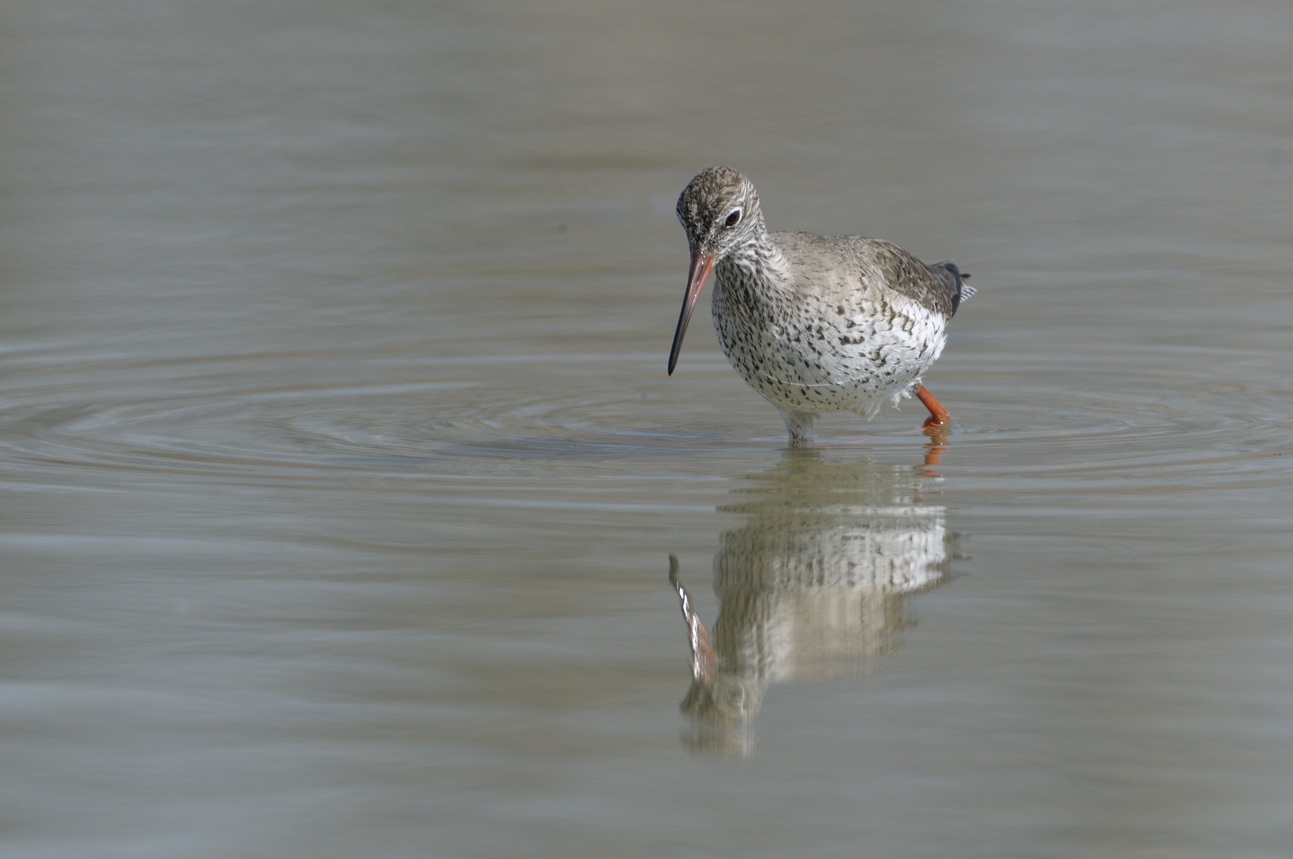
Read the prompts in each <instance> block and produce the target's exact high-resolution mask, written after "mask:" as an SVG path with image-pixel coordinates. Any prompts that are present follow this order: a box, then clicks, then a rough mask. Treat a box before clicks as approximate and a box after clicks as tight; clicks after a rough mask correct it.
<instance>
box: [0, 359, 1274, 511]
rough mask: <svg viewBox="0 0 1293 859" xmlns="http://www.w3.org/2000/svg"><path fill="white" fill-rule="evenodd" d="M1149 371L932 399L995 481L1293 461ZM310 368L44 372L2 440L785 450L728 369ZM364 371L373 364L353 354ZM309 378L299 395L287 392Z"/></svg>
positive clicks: (390, 458) (292, 470) (397, 469)
mask: <svg viewBox="0 0 1293 859" xmlns="http://www.w3.org/2000/svg"><path fill="white" fill-rule="evenodd" d="M1157 358H1158V362H1157V363H1154V362H1151V361H1145V360H1142V361H1140V362H1139V363H1138V364H1137V369H1136V374H1135V376H1134V377H1128V376H1126V375H1124V376H1122V377H1121V378H1119V377H1118V376H1117V375H1116V372H1115V370H1116V368H1115V367H1113V366H1112V362H1111V363H1110V365H1105V364H1104V363H1102V362H1100V361H1095V360H1093V361H1089V362H1087V363H1086V364H1077V365H1075V363H1074V362H1073V361H1072V360H1069V361H1066V362H1062V363H1061V362H1058V361H1056V362H1054V364H1053V365H1051V366H1045V365H1037V364H1034V365H1032V366H1030V367H1028V368H1024V369H1021V368H1020V367H1018V366H1017V363H1016V362H1014V361H1013V360H1012V359H1010V358H1008V357H1005V356H999V357H996V358H991V357H989V358H986V359H983V360H977V361H976V362H975V364H974V366H973V367H966V368H963V369H962V368H957V373H956V374H948V378H945V379H942V380H941V381H942V382H943V383H944V384H943V386H942V387H940V388H939V392H940V396H942V397H943V398H944V401H945V402H947V403H949V404H951V406H952V408H953V411H954V414H956V416H957V418H958V420H959V423H958V426H957V428H956V430H955V432H954V433H953V434H952V436H951V438H950V448H951V450H952V451H953V452H952V453H949V454H948V455H947V460H948V461H951V462H956V463H958V464H960V465H962V466H964V467H967V468H970V469H971V470H972V471H978V472H980V473H981V474H982V475H983V476H985V477H987V476H990V475H991V476H995V477H997V478H1002V479H1006V478H1009V479H1010V480H1015V481H1017V480H1019V479H1021V478H1025V479H1030V480H1043V481H1063V482H1064V483H1065V484H1066V485H1068V486H1071V487H1080V486H1092V487H1102V488H1105V489H1107V488H1108V486H1109V483H1110V482H1111V481H1113V482H1116V481H1126V480H1129V479H1134V480H1136V481H1138V482H1141V483H1143V482H1145V481H1148V482H1149V483H1152V484H1157V485H1164V484H1166V485H1170V484H1172V483H1173V482H1177V481H1181V482H1183V481H1185V480H1186V479H1189V480H1190V481H1193V482H1195V483H1196V485H1197V481H1198V478H1199V477H1200V476H1203V477H1206V478H1209V479H1212V480H1214V481H1217V482H1221V483H1224V482H1234V481H1236V480H1244V479H1248V478H1253V477H1259V476H1260V475H1261V474H1263V473H1264V471H1266V470H1269V466H1270V464H1271V461H1272V460H1273V459H1274V458H1277V457H1281V456H1282V455H1283V453H1284V451H1285V450H1287V449H1288V447H1289V444H1290V441H1293V435H1291V433H1290V431H1289V427H1288V424H1287V423H1285V422H1282V420H1281V417H1282V416H1281V414H1280V404H1281V403H1282V400H1281V398H1280V397H1278V396H1276V395H1271V394H1267V395H1265V396H1253V395H1248V396H1245V397H1244V398H1242V399H1241V400H1238V401H1236V400H1235V399H1234V397H1233V393H1234V392H1233V390H1231V389H1230V388H1229V387H1227V386H1225V385H1220V384H1216V385H1208V384H1196V385H1183V384H1182V383H1181V380H1180V379H1179V378H1178V377H1177V376H1178V374H1177V370H1176V368H1177V367H1178V366H1179V364H1178V363H1177V361H1176V360H1175V358H1174V356H1171V355H1159V356H1157ZM302 361H303V359H302V356H300V355H292V356H286V355H261V356H255V357H252V358H248V359H245V360H244V361H241V362H230V361H228V360H227V359H221V358H212V359H210V360H209V361H206V362H203V361H190V362H187V363H186V364H185V365H184V366H183V368H182V372H177V371H176V370H175V368H174V367H169V368H168V367H166V366H163V365H140V364H130V363H126V362H122V363H119V364H116V365H114V364H112V363H111V362H109V363H100V364H97V365H96V366H95V367H93V368H88V367H85V366H78V365H75V364H67V365H64V366H61V367H58V368H56V369H51V368H47V369H46V370H45V372H44V373H43V374H42V376H41V378H40V380H39V383H33V380H32V379H28V380H26V381H27V384H25V385H23V386H22V387H21V389H20V390H17V391H15V392H13V393H12V394H11V396H10V397H9V398H8V405H7V406H6V407H5V408H4V410H3V412H2V413H0V418H2V419H3V430H2V431H0V446H2V447H3V448H4V450H5V457H6V459H8V461H10V462H11V463H16V464H20V465H21V466H25V467H26V468H30V469H37V468H39V469H42V471H43V473H44V475H45V477H46V478H49V477H51V476H52V475H51V474H50V469H68V470H70V469H76V470H78V471H83V470H84V469H87V468H96V469H113V470H121V469H129V470H134V471H138V472H165V473H172V474H175V473H178V474H190V475H217V476H222V477H226V478H233V479H238V480H256V479H261V478H269V479H278V480H281V479H284V478H285V477H286V476H288V475H291V476H292V477H293V478H294V479H305V478H311V477H319V478H321V477H325V476H327V475H329V474H334V473H335V472H336V471H337V470H339V469H341V470H359V471H366V472H378V473H383V474H398V473H406V472H413V473H417V472H424V471H426V470H428V469H435V470H442V469H444V468H451V469H462V470H464V471H471V470H472V469H479V468H481V467H482V461H498V462H507V461H527V460H528V461H553V462H561V461H584V462H595V461H599V460H616V461H631V460H634V459H648V460H649V459H655V458H660V457H676V456H678V455H680V454H689V453H690V454H698V453H704V452H707V451H708V452H711V453H712V452H714V451H726V452H732V451H733V450H737V451H742V452H749V451H762V450H769V451H771V450H775V449H778V448H780V447H782V446H783V445H784V443H785V442H784V436H783V435H782V429H781V423H780V421H779V419H778V418H777V416H776V413H775V411H773V410H772V409H771V408H769V407H768V406H767V405H766V404H764V403H762V402H761V401H759V399H758V398H757V397H756V396H754V395H753V394H752V393H750V392H749V391H746V390H744V389H743V388H741V387H740V386H739V385H736V384H733V381H732V379H731V378H729V377H728V376H726V375H725V374H721V373H719V372H718V369H719V368H713V370H714V372H707V371H705V370H704V369H703V368H702V370H701V371H699V372H693V373H692V374H690V375H689V376H688V377H687V378H685V379H682V380H679V379H675V380H672V381H671V382H669V383H668V384H672V385H674V386H675V388H674V389H667V388H665V387H663V385H664V384H665V383H663V382H661V381H660V380H659V379H658V378H656V377H657V376H658V374H651V373H648V372H647V371H646V370H645V369H644V367H643V361H642V360H641V359H640V356H624V357H619V358H615V359H607V360H599V361H598V362H597V363H596V366H591V365H590V362H589V361H588V359H587V358H586V357H584V356H574V355H572V356H568V357H566V358H564V359H553V358H551V357H545V358H544V361H543V368H542V372H539V371H538V370H536V369H535V367H534V363H533V362H527V361H524V360H522V359H516V360H514V361H510V362H500V361H498V360H497V359H493V360H488V361H487V360H481V361H471V360H459V361H457V362H455V363H454V364H453V365H452V366H451V367H450V368H449V369H448V370H446V371H443V372H441V373H440V375H441V378H440V379H436V380H423V379H419V378H418V376H420V375H424V371H423V370H420V369H418V368H414V367H402V368H397V369H396V370H395V371H394V372H392V371H391V369H390V368H389V367H385V368H382V371H381V372H380V373H377V372H374V373H372V374H371V375H373V376H374V378H373V379H370V380H364V379H363V378H358V379H355V378H353V376H354V373H352V374H351V375H352V378H351V379H350V380H348V381H347V382H345V383H339V382H333V383H329V382H328V380H327V378H326V374H324V373H315V374H314V375H313V376H304V377H303V376H302V374H301V370H300V368H301V365H302ZM307 363H308V361H307ZM356 363H357V364H358V365H359V366H360V367H361V368H362V366H363V361H362V359H361V358H357V359H356ZM168 371H169V374H170V375H168ZM360 375H362V373H361V374H360ZM379 377H386V378H388V379H389V378H392V377H394V378H396V379H397V380H396V381H384V380H383V379H382V378H379ZM299 378H305V380H306V382H307V383H299V382H298V383H295V384H294V383H293V381H294V380H295V379H299ZM249 379H250V380H255V381H256V382H257V384H253V385H249V384H247V382H248V380H249ZM398 379H404V380H406V381H399V380H398ZM274 380H286V381H285V383H283V384H274ZM679 387H682V388H684V390H685V396H679V395H678V393H677V391H676V388H679ZM1007 395H1008V397H1009V399H1008V400H1007V401H1004V402H1003V399H1004V398H1005V397H1006V396H1007ZM1236 402H1239V403H1242V406H1243V409H1244V410H1243V411H1241V410H1239V409H1237V408H1234V404H1235V403H1236ZM680 406H681V407H680ZM919 413H920V408H919V406H918V405H915V404H912V405H910V406H908V407H907V408H905V409H904V410H902V411H901V412H893V411H888V410H887V411H885V412H882V414H881V416H880V417H878V418H877V419H876V420H875V421H874V422H872V423H870V424H867V423H865V422H862V421H861V420H860V419H857V418H853V417H852V416H848V415H839V416H830V417H828V418H826V419H823V421H822V423H821V426H820V437H821V440H822V443H823V444H825V445H826V446H830V445H833V444H836V443H840V444H846V443H857V442H858V440H859V439H860V440H861V443H864V444H869V445H874V446H899V445H901V446H911V447H913V453H914V451H915V449H917V445H918V443H923V442H920V441H918V440H919V436H918V434H917V433H916V432H915V427H914V426H913V423H914V422H915V421H916V419H917V418H918V417H919ZM454 461H457V462H459V463H460V465H459V466H452V465H450V464H449V463H452V462H454ZM471 462H474V463H476V464H475V465H470V464H468V463H471Z"/></svg>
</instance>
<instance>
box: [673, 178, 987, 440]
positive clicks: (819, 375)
mask: <svg viewBox="0 0 1293 859" xmlns="http://www.w3.org/2000/svg"><path fill="white" fill-rule="evenodd" d="M678 219H679V220H680V221H682V227H683V230H685V231H686V233H687V244H688V245H689V247H690V249H691V268H690V270H689V271H688V273H687V291H686V293H685V295H684V297H683V302H682V313H681V314H680V315H679V317H678V327H677V329H676V330H675V331H674V335H673V348H672V349H671V350H670V352H669V375H673V371H674V367H675V366H677V364H678V353H679V352H680V351H681V349H682V338H683V335H684V334H686V333H687V324H688V323H689V322H690V321H691V316H692V312H693V311H694V310H695V309H696V303H697V301H698V300H699V299H700V293H701V290H702V289H703V287H704V286H705V281H706V280H707V279H708V278H709V275H710V273H711V272H713V273H714V274H715V275H716V277H715V284H714V290H713V293H714V297H713V301H712V304H711V314H712V316H713V321H714V330H715V331H717V332H718V340H719V342H720V343H721V344H722V346H723V352H724V354H726V355H727V359H728V360H729V361H730V362H731V363H732V366H733V367H735V368H736V371H737V372H738V373H740V374H741V376H742V378H744V379H745V381H746V382H748V383H749V384H750V386H751V387H753V388H754V389H755V390H756V391H758V392H759V393H760V394H762V395H763V397H764V399H766V400H767V401H768V402H770V403H772V404H773V405H774V406H776V407H777V409H778V410H780V412H781V417H782V419H783V420H784V421H785V422H786V428H787V429H788V430H789V431H790V443H791V444H792V445H800V444H804V443H806V442H807V441H808V433H809V432H810V430H811V429H812V425H813V421H814V420H815V419H816V418H817V416H818V415H820V414H822V413H824V412H854V413H856V414H859V415H862V416H864V417H866V418H871V417H873V416H874V415H875V413H876V412H877V411H878V410H879V408H880V406H881V405H882V404H883V403H884V402H885V400H888V401H889V402H891V403H893V404H894V405H897V403H898V400H899V399H901V398H904V397H910V396H912V394H915V396H916V398H917V399H919V400H920V401H921V403H923V404H924V405H925V407H926V408H927V409H929V418H928V419H927V420H926V421H925V427H926V431H927V432H930V433H937V432H941V431H943V430H945V428H946V427H947V426H948V425H949V424H950V421H951V415H950V414H949V413H948V411H947V409H945V408H943V405H942V404H941V403H939V401H938V400H936V399H934V395H933V394H931V393H930V392H929V391H928V390H927V389H926V388H925V386H924V385H922V384H921V378H920V377H921V375H922V374H923V373H924V372H925V371H926V370H928V369H929V367H930V365H931V364H933V363H934V361H935V360H936V359H937V358H938V356H939V354H940V353H941V352H942V351H943V346H944V345H945V344H946V343H947V323H948V320H950V319H951V318H952V315H953V314H955V313H956V309H957V307H959V306H960V303H961V302H962V301H964V300H965V299H967V298H969V297H970V296H971V295H973V294H974V289H973V287H971V286H969V285H968V284H966V283H965V280H966V278H968V277H969V275H968V274H962V273H961V271H960V269H958V268H957V267H956V265H954V264H953V263H950V262H941V263H938V264H936V265H926V264H925V263H923V262H921V261H920V260H918V259H916V257H914V256H912V255H911V254H909V253H907V252H906V251H904V250H903V249H902V248H899V247H898V246H896V245H893V244H890V243H889V242H886V241H881V240H880V239H870V238H864V237H862V236H819V235H817V234H815V233H804V232H797V231H795V232H775V233H770V232H768V228H767V225H766V224H765V223H764V220H763V212H762V210H761V209H760V208H759V195H758V193H757V192H756V191H755V190H754V185H752V184H751V183H750V180H749V179H747V178H745V176H743V175H741V174H740V173H738V172H737V171H735V170H733V169H731V168H730V167H709V168H706V169H705V170H702V171H701V172H700V173H699V174H697V176H696V178H694V179H692V180H691V182H689V183H688V184H687V187H686V188H685V189H684V190H683V192H682V196H680V197H679V198H678Z"/></svg>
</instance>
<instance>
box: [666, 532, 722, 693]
mask: <svg viewBox="0 0 1293 859" xmlns="http://www.w3.org/2000/svg"><path fill="white" fill-rule="evenodd" d="M669 583H670V584H672V585H673V586H674V589H675V590H676V591H677V592H678V601H679V603H680V604H681V605H682V619H683V621H684V622H685V623H686V624H687V631H688V632H689V633H690V634H691V675H692V678H693V679H694V680H695V681H696V682H697V683H705V684H713V683H714V680H715V678H716V675H717V673H718V656H717V655H716V654H715V653H714V640H713V637H712V636H710V634H709V627H707V626H705V621H703V620H701V619H700V615H699V614H697V613H696V609H695V607H694V606H693V605H692V601H691V594H689V593H687V589H686V588H685V587H683V584H682V581H681V580H680V579H679V578H678V556H677V555H674V554H673V553H670V555H669Z"/></svg>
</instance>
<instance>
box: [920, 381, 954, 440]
mask: <svg viewBox="0 0 1293 859" xmlns="http://www.w3.org/2000/svg"><path fill="white" fill-rule="evenodd" d="M916 399H918V400H920V401H921V402H922V403H923V404H924V405H925V408H927V409H929V417H928V418H926V419H925V427H926V429H928V428H930V427H945V426H947V425H948V423H950V422H951V420H952V413H951V412H949V411H948V410H947V409H945V408H943V404H942V403H940V402H939V401H938V400H936V399H934V395H933V394H931V393H930V392H929V388H926V387H925V386H924V385H921V386H920V387H919V388H917V389H916Z"/></svg>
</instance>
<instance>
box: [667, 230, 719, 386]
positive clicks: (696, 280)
mask: <svg viewBox="0 0 1293 859" xmlns="http://www.w3.org/2000/svg"><path fill="white" fill-rule="evenodd" d="M713 270H714V257H713V256H703V255H701V254H696V255H695V256H693V257H692V258H691V267H690V268H689V269H688V270H687V292H686V294H684V295H683V298H682V313H680V314H679V315H678V327H677V329H675V330H674V332H673V348H672V349H670V350H669V375H670V376H672V375H673V368H674V367H675V366H677V364H678V353H679V352H681V351H682V337H683V335H684V334H686V333H687V324H688V323H690V322H691V314H692V313H693V312H694V311H695V310H696V302H697V301H699V300H700V291H701V289H702V288H704V286H705V281H706V280H708V279H709V273H710V272H711V271H713Z"/></svg>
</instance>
